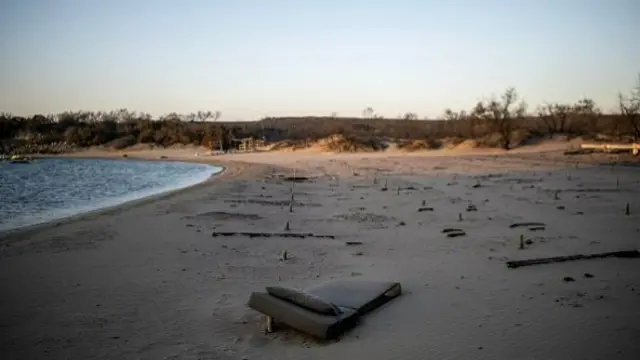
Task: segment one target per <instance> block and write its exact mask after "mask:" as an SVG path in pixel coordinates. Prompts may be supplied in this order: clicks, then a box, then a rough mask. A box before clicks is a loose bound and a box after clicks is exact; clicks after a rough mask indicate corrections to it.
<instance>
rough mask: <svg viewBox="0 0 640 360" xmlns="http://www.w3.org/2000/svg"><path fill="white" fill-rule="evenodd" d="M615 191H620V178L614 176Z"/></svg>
mask: <svg viewBox="0 0 640 360" xmlns="http://www.w3.org/2000/svg"><path fill="white" fill-rule="evenodd" d="M616 190H618V191H620V176H616Z"/></svg>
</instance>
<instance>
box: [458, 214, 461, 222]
mask: <svg viewBox="0 0 640 360" xmlns="http://www.w3.org/2000/svg"><path fill="white" fill-rule="evenodd" d="M458 221H462V213H458Z"/></svg>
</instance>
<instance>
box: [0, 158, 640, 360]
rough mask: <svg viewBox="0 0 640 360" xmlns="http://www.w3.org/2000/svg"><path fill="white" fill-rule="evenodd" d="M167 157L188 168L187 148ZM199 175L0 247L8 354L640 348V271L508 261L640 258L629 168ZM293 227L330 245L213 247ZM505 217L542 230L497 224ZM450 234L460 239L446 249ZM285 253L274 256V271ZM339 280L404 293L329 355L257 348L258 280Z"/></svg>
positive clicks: (336, 167)
mask: <svg viewBox="0 0 640 360" xmlns="http://www.w3.org/2000/svg"><path fill="white" fill-rule="evenodd" d="M85 155H86V154H85ZM93 155H95V156H106V157H109V156H117V155H114V154H93ZM129 155H130V156H131V157H134V158H135V157H139V158H158V153H157V152H152V151H150V152H139V153H132V154H129ZM163 156H169V157H170V158H172V159H175V160H189V161H192V160H193V154H192V153H190V152H189V153H187V152H183V153H178V152H173V153H167V154H165V155H163ZM575 159H578V160H575ZM197 161H205V162H212V163H215V164H219V165H223V166H225V167H226V171H225V173H224V174H222V175H220V176H219V177H217V178H215V179H213V180H212V181H209V182H207V183H204V184H201V185H198V186H195V187H193V188H190V189H186V190H183V191H179V192H176V193H174V194H172V195H171V196H165V197H161V198H154V199H153V200H148V201H142V202H139V203H136V204H129V205H125V206H123V207H119V208H116V209H112V210H110V211H108V212H103V213H94V214H90V215H86V216H82V217H78V218H75V219H72V220H70V221H64V222H58V223H52V224H49V225H45V226H40V227H37V228H34V229H30V230H26V231H22V232H18V233H16V234H12V235H9V236H6V237H4V238H1V239H0V288H1V289H2V290H3V291H2V292H3V295H2V296H0V353H1V354H3V356H2V358H3V359H21V360H22V359H45V358H53V359H296V360H297V359H342V358H368V359H371V360H378V359H380V360H382V359H406V360H408V359H421V358H437V359H483V358H486V359H502V358H511V359H538V358H544V359H609V358H612V359H613V358H617V359H635V358H636V356H637V354H638V353H639V352H640V324H639V321H640V306H639V305H638V304H640V276H639V275H638V274H640V259H602V260H588V261H575V262H567V263H561V264H550V265H538V266H531V267H526V268H519V269H507V267H506V265H505V262H506V261H508V260H514V259H525V258H533V257H541V256H558V255H572V254H576V253H585V254H589V253H597V252H604V251H616V250H628V249H638V248H640V245H639V244H640V171H639V169H638V168H633V167H621V166H616V167H612V166H594V165H589V164H587V162H589V161H588V160H587V159H582V158H573V159H572V160H567V159H565V158H563V157H562V156H560V155H557V154H555V153H544V154H543V153H535V152H531V153H526V154H525V153H522V154H516V155H513V156H509V155H478V154H475V155H472V156H462V155H461V154H452V153H449V154H439V155H437V156H432V155H430V154H409V155H401V154H351V155H326V154H313V153H264V154H236V155H225V156H220V157H198V159H197ZM580 161H582V163H580ZM576 162H578V164H577V166H576ZM294 168H295V169H296V175H300V176H307V177H309V178H310V179H309V181H306V182H300V183H296V184H295V187H294V198H295V203H294V206H293V212H290V210H289V200H290V198H291V188H292V184H291V182H288V181H285V180H284V179H283V178H282V175H292V174H293V169H294ZM385 185H386V186H385ZM385 189H386V190H385ZM627 203H629V204H630V214H629V215H626V214H625V211H626V204H627ZM287 222H289V224H290V228H291V231H292V232H297V231H304V232H312V233H315V234H330V235H335V239H324V238H322V239H318V238H305V239H296V238H274V237H271V238H246V237H242V236H232V237H212V236H211V234H212V232H213V231H259V232H279V231H283V230H284V227H285V224H286V223H287ZM517 222H539V223H543V224H544V225H543V226H533V227H516V228H512V227H511V226H510V225H512V224H514V223H517ZM445 228H458V229H460V230H462V232H463V233H464V235H463V236H458V237H447V236H446V234H443V233H442V230H443V229H445ZM521 236H523V237H524V240H525V241H526V243H525V247H524V249H520V237H521ZM348 241H349V242H350V241H357V242H362V245H358V246H351V245H346V242H348ZM283 250H287V252H288V254H289V255H290V259H288V260H287V261H279V256H280V254H281V252H282V251H283ZM345 277H356V278H373V279H384V280H393V281H399V282H401V283H402V285H403V288H404V290H405V293H404V294H403V295H402V296H401V297H399V298H398V299H395V300H393V301H392V302H390V303H389V304H387V305H385V306H384V307H382V308H380V309H379V310H377V311H375V312H373V313H371V314H369V315H367V316H366V317H365V318H363V321H362V323H361V324H360V326H358V327H357V328H355V329H354V330H353V331H351V332H349V333H347V334H345V335H344V336H343V337H341V338H340V339H339V340H338V341H332V342H328V343H318V342H317V341H314V340H312V339H309V338H307V337H305V336H302V335H300V334H298V333H296V332H294V331H280V332H277V333H274V334H268V335H267V334H264V333H263V332H262V331H261V328H260V327H261V325H262V322H261V319H262V318H261V316H260V314H258V313H256V312H255V311H253V310H251V309H249V308H247V307H246V305H245V304H246V301H247V299H248V296H249V293H250V292H251V291H256V290H261V289H263V288H264V286H266V285H273V284H282V285H285V286H294V287H305V286H308V285H312V284H316V283H318V282H322V281H326V280H330V279H333V278H345ZM572 280H573V281H572Z"/></svg>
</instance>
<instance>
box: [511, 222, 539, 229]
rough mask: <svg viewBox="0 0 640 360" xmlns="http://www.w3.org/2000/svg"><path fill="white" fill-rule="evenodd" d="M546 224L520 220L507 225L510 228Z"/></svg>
mask: <svg viewBox="0 0 640 360" xmlns="http://www.w3.org/2000/svg"><path fill="white" fill-rule="evenodd" d="M545 226H546V225H545V224H544V223H541V222H521V223H513V224H511V225H509V227H510V228H512V229H515V228H518V227H545Z"/></svg>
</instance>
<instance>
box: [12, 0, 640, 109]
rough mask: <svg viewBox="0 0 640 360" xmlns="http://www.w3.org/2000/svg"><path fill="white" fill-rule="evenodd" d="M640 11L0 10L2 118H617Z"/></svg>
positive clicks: (231, 6) (603, 5)
mask: <svg viewBox="0 0 640 360" xmlns="http://www.w3.org/2000/svg"><path fill="white" fill-rule="evenodd" d="M639 16H640V1H638V0H608V1H606V0H555V1H551V0H537V1H535V0H519V1H518V0H512V1H507V0H450V1H444V0H414V1H409V0H395V1H382V0H378V1H376V0H369V1H360V0H352V1H350V0H342V1H338V0H313V1H312V0H262V1H258V0H173V1H169V0H0V111H2V112H10V113H13V114H16V115H23V116H28V115H32V114H38V113H41V114H48V113H57V112H62V111H76V110H92V111H108V110H114V109H121V108H127V109H129V110H133V111H139V112H147V113H150V114H152V115H153V116H159V115H162V114H167V113H170V112H177V113H189V112H196V111H198V110H213V111H215V110H219V111H221V112H222V117H221V119H222V120H225V121H234V120H256V119H259V118H262V117H265V116H289V115H295V116H306V115H316V116H328V115H330V114H332V113H337V114H338V115H339V116H361V115H362V110H363V109H365V108H366V107H372V108H373V109H374V111H375V113H377V114H380V115H382V116H389V117H395V116H397V115H399V114H404V113H406V112H414V113H417V114H418V115H419V116H420V118H423V117H431V118H433V117H436V116H438V115H441V114H442V113H443V112H444V109H446V108H452V109H454V110H460V109H469V108H471V107H472V106H473V105H474V104H475V103H476V102H477V101H479V100H484V99H487V98H489V97H491V96H494V95H500V94H501V93H502V92H503V91H504V90H505V89H506V88H507V87H510V86H513V87H515V88H516V89H517V91H518V93H519V94H520V95H521V96H522V97H523V98H524V99H525V100H526V101H527V103H528V104H529V109H530V110H535V107H536V106H537V105H538V104H541V103H544V102H572V101H576V100H578V99H580V98H583V97H590V98H592V99H594V100H595V101H596V102H597V103H598V104H599V105H601V107H603V108H604V109H605V110H610V109H614V108H615V104H616V101H617V93H618V92H619V91H625V92H626V91H629V90H630V89H631V88H632V87H633V85H634V83H635V81H636V79H637V76H638V74H639V73H640V38H639V36H640V21H639V20H638V19H640V18H639Z"/></svg>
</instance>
